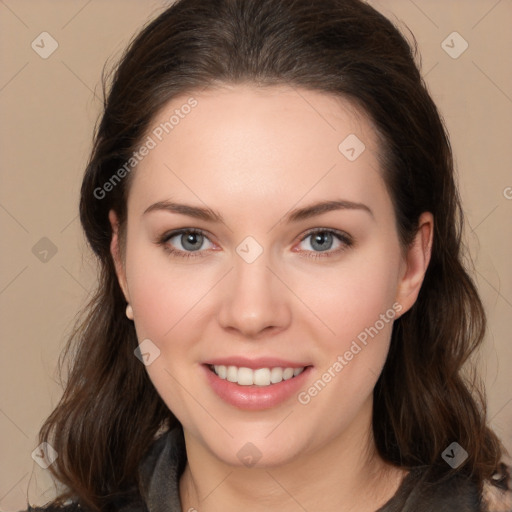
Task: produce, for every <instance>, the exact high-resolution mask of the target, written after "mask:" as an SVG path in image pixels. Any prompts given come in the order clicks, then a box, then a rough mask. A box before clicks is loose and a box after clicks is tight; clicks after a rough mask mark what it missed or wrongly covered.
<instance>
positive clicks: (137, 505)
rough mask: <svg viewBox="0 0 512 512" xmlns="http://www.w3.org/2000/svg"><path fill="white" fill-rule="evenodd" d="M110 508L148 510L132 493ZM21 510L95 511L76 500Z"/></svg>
mask: <svg viewBox="0 0 512 512" xmlns="http://www.w3.org/2000/svg"><path fill="white" fill-rule="evenodd" d="M108 510H111V511H112V512H114V511H115V512H148V510H147V508H146V506H145V504H144V503H143V502H142V501H141V500H140V499H137V498H136V497H134V496H132V495H127V496H125V497H123V498H121V499H116V500H113V501H112V502H111V503H110V504H109V505H108ZM19 512H93V511H92V509H89V508H87V507H84V506H82V505H81V504H80V503H78V502H76V501H68V502H66V503H63V504H62V503H55V502H50V503H47V504H46V505H44V506H42V507H32V506H30V505H29V506H28V508H27V509H26V510H23V511H19Z"/></svg>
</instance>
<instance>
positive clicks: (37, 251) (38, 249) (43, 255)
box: [32, 236, 57, 263]
mask: <svg viewBox="0 0 512 512" xmlns="http://www.w3.org/2000/svg"><path fill="white" fill-rule="evenodd" d="M32 254H33V255H34V256H35V257H36V258H37V259H38V260H39V261H41V262H43V263H48V262H49V261H50V260H51V259H52V258H53V257H54V256H55V255H56V254H57V246H56V245H55V244H54V243H53V242H52V241H51V240H50V239H49V238H46V237H45V236H43V238H41V240H39V241H38V242H37V243H36V244H35V245H34V246H33V247H32Z"/></svg>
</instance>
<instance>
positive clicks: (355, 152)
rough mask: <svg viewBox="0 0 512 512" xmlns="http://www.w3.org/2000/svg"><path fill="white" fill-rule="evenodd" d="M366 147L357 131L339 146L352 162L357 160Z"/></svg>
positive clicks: (340, 150)
mask: <svg viewBox="0 0 512 512" xmlns="http://www.w3.org/2000/svg"><path fill="white" fill-rule="evenodd" d="M365 149H366V146H365V145H364V143H363V141H362V140H361V139H360V138H359V137H358V136H357V135H356V134H355V133H351V134H350V135H349V136H348V137H346V138H345V139H344V140H343V141H342V142H341V143H340V145H339V146H338V150H339V152H340V153H341V154H342V155H343V156H344V157H345V158H346V159H347V160H350V161H351V162H353V161H354V160H357V159H358V158H359V157H360V156H361V153H362V152H363V151H364V150H365Z"/></svg>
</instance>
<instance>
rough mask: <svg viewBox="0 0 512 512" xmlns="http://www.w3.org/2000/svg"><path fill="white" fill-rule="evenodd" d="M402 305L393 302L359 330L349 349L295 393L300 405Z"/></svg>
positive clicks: (307, 400) (375, 333)
mask: <svg viewBox="0 0 512 512" xmlns="http://www.w3.org/2000/svg"><path fill="white" fill-rule="evenodd" d="M402 309H403V307H402V305H401V304H399V303H398V302H395V303H394V304H393V306H392V307H391V308H389V309H388V310H387V311H386V312H385V313H381V315H380V316H379V319H378V320H377V321H376V322H375V323H374V324H373V325H372V326H370V327H366V328H365V329H364V330H363V331H361V332H360V333H359V334H358V335H357V338H356V339H354V340H352V343H351V345H350V348H349V350H347V351H345V353H344V354H343V355H338V357H337V358H336V361H334V362H333V364H332V365H331V366H329V368H327V370H326V371H325V372H324V373H323V374H322V376H321V377H320V378H319V379H317V380H316V381H315V382H314V383H313V384H312V385H311V386H310V387H309V388H308V389H307V390H305V391H301V392H300V393H299V394H298V395H297V400H298V402H299V403H300V404H302V405H308V404H309V403H310V402H311V400H312V399H313V398H314V397H316V396H318V394H319V393H320V392H321V391H322V390H323V389H324V388H325V387H326V386H327V384H329V382H331V381H332V380H333V379H334V378H335V377H336V376H337V375H338V374H339V373H340V372H341V371H342V370H343V368H345V367H346V366H347V365H348V364H349V363H350V361H352V359H354V357H355V356H356V355H357V354H359V353H360V352H361V351H362V350H363V348H364V347H366V346H367V345H368V342H369V341H370V340H369V338H371V339H373V338H375V336H377V335H378V334H379V332H380V331H382V329H384V327H385V326H386V324H389V323H390V322H392V321H393V320H394V319H395V317H396V315H397V314H398V313H400V312H401V311H402Z"/></svg>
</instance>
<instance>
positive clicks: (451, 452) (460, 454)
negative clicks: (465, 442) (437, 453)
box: [441, 442, 468, 469]
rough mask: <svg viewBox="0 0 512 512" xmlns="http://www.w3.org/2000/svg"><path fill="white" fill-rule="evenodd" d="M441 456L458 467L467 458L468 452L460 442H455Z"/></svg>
mask: <svg viewBox="0 0 512 512" xmlns="http://www.w3.org/2000/svg"><path fill="white" fill-rule="evenodd" d="M441 457H443V459H444V460H445V461H446V462H447V463H448V464H449V465H450V466H451V467H452V468H454V469H455V468H458V467H459V466H460V465H461V464H462V463H463V462H464V461H465V460H466V459H467V458H468V452H467V451H466V450H464V448H462V446H461V445H460V444H459V443H456V442H453V443H452V444H451V445H450V446H448V448H446V450H445V451H444V452H443V453H442V454H441Z"/></svg>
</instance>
